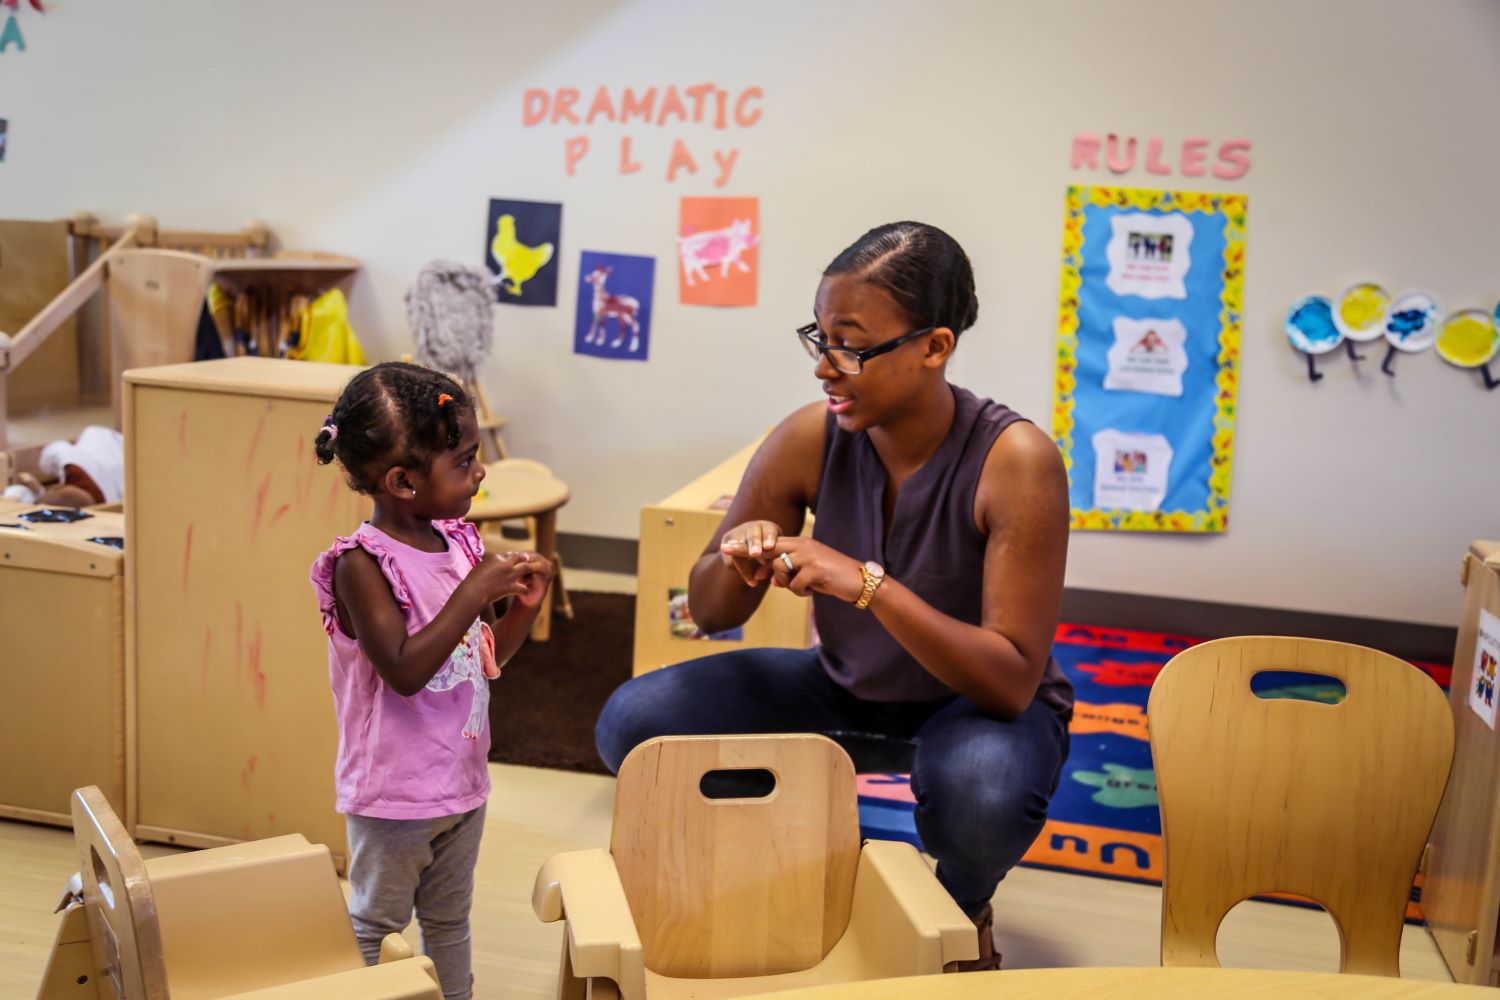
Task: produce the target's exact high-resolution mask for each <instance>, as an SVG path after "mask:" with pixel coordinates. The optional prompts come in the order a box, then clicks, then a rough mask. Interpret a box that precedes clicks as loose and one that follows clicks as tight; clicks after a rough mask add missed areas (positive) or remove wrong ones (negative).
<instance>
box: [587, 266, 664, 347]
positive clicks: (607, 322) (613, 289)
mask: <svg viewBox="0 0 1500 1000" xmlns="http://www.w3.org/2000/svg"><path fill="white" fill-rule="evenodd" d="M655 280H656V258H654V257H634V256H631V255H629V254H619V253H599V252H598V251H595V250H585V251H583V255H582V258H581V261H580V263H579V265H578V317H577V319H576V321H575V322H574V324H573V353H575V354H592V355H594V356H595V357H600V358H614V359H615V360H618V361H645V360H646V353H647V348H648V347H649V346H650V339H651V299H652V293H653V287H654V285H655Z"/></svg>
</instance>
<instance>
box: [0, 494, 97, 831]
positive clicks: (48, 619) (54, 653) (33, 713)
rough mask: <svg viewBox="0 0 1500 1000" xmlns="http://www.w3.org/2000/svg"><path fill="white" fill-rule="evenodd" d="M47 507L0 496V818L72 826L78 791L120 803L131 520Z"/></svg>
mask: <svg viewBox="0 0 1500 1000" xmlns="http://www.w3.org/2000/svg"><path fill="white" fill-rule="evenodd" d="M43 509H44V508H41V507H36V506H32V505H24V506H23V505H18V504H7V503H5V502H4V501H0V692H3V693H0V761H4V762H5V766H4V767H0V816H7V817H10V818H13V819H24V820H30V821H32V822H41V823H55V824H58V825H60V826H72V825H73V818H72V814H71V811H70V809H71V806H70V805H69V797H70V796H71V795H72V794H73V789H75V788H79V787H81V786H84V785H98V786H99V789H100V790H101V791H103V792H104V794H105V796H106V797H107V798H108V799H109V800H110V802H111V803H114V804H117V805H118V804H123V803H124V801H125V794H126V791H125V659H124V654H125V636H124V622H123V620H122V617H121V613H122V608H123V607H124V603H125V591H124V566H123V563H124V554H123V553H122V552H121V551H120V550H119V549H118V548H115V547H114V546H113V545H111V544H110V543H109V541H108V540H109V539H118V538H121V537H123V535H124V533H125V526H124V522H125V519H124V517H122V516H121V515H120V514H114V513H102V512H84V513H85V514H86V515H87V516H86V517H85V518H84V519H82V520H78V521H73V522H71V523H65V524H46V523H37V522H30V521H27V520H26V519H24V518H23V515H27V514H31V513H34V512H36V511H40V510H43ZM95 538H98V539H105V541H92V540H91V539H95Z"/></svg>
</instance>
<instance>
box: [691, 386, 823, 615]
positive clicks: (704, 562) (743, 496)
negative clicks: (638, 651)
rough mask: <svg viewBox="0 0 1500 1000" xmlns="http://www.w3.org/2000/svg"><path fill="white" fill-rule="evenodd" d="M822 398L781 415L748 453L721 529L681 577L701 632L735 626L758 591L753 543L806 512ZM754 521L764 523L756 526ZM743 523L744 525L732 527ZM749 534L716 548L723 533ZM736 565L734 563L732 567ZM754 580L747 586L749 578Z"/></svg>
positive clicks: (763, 576) (817, 457) (816, 470)
mask: <svg viewBox="0 0 1500 1000" xmlns="http://www.w3.org/2000/svg"><path fill="white" fill-rule="evenodd" d="M827 410H828V407H827V404H825V403H810V404H808V405H807V406H804V407H803V408H801V409H800V410H797V411H796V412H795V413H793V414H792V415H791V416H789V417H787V418H786V419H785V420H783V421H782V422H781V423H780V424H778V425H777V426H776V429H775V430H773V431H771V433H770V434H768V435H767V436H766V439H765V441H763V442H762V443H761V446H760V447H759V448H758V449H756V452H755V456H754V457H753V458H751V459H750V464H749V466H747V467H746V469H745V475H744V476H743V477H742V478H741V480H740V486H739V489H738V490H737V491H736V492H735V495H734V500H733V501H732V502H731V503H730V505H729V510H727V511H725V513H724V520H723V521H722V522H720V523H721V530H720V531H718V532H717V533H715V534H714V536H713V537H712V538H710V539H709V540H708V544H707V545H705V546H704V547H703V555H702V556H701V557H700V558H699V559H698V562H697V563H696V564H695V565H694V566H693V571H692V574H691V576H690V577H689V580H688V608H689V609H690V610H691V611H692V614H693V621H694V622H695V623H697V625H698V627H699V628H700V629H702V630H703V631H704V632H710V633H711V632H722V631H725V630H727V629H731V628H736V627H738V626H740V625H743V624H744V623H745V621H746V620H747V619H748V618H749V617H750V616H751V615H753V614H754V613H755V609H756V608H758V607H759V606H760V602H761V600H762V599H763V598H764V597H765V595H766V585H767V581H768V580H769V579H770V572H769V570H767V569H766V568H765V564H764V561H763V560H761V559H759V558H754V556H755V553H754V551H753V548H754V547H755V546H759V545H761V544H764V545H766V546H767V547H769V546H770V545H774V544H775V541H776V539H777V538H778V537H780V536H782V535H787V536H792V535H796V534H797V533H798V532H800V531H801V530H802V525H803V522H804V521H805V520H806V517H807V505H808V504H809V503H810V502H811V500H812V498H813V497H814V496H816V495H817V492H818V480H819V478H820V477H821V475H822V472H823V432H824V427H823V424H824V419H825V414H826V413H827ZM755 522H768V524H766V525H765V526H764V530H762V527H760V526H757V525H756V523H755ZM739 529H745V530H739ZM731 533H734V534H735V537H737V538H738V537H740V536H742V535H744V534H747V533H748V534H749V535H751V536H752V537H751V538H750V539H749V540H748V541H749V542H750V543H751V544H747V545H746V546H745V547H744V548H743V549H742V550H741V551H743V552H744V557H743V558H729V557H726V556H725V555H724V554H723V553H722V551H721V543H722V542H723V540H724V538H725V536H726V535H728V534H731ZM736 563H738V568H736ZM751 580H754V581H755V582H754V583H753V584H752V583H751V582H750V581H751Z"/></svg>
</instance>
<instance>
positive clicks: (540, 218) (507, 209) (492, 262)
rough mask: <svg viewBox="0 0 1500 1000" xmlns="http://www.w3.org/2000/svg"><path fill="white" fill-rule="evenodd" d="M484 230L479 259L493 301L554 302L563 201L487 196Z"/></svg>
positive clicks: (548, 303)
mask: <svg viewBox="0 0 1500 1000" xmlns="http://www.w3.org/2000/svg"><path fill="white" fill-rule="evenodd" d="M484 232H485V236H484V262H485V265H486V266H487V267H488V268H489V270H490V281H491V282H493V283H494V286H495V300H496V301H497V302H501V303H504V304H507V305H513V306H555V305H557V269H558V260H559V259H560V258H561V256H562V206H561V205H557V204H553V203H551V202H540V201H504V200H502V199H499V198H491V199H490V215H489V223H488V225H487V226H486V227H485V230H484Z"/></svg>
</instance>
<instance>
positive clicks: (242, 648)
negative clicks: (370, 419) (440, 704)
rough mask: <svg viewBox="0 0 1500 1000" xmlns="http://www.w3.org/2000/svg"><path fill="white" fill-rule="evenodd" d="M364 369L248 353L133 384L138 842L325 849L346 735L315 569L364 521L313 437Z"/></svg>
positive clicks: (159, 371) (172, 368)
mask: <svg viewBox="0 0 1500 1000" xmlns="http://www.w3.org/2000/svg"><path fill="white" fill-rule="evenodd" d="M357 371H359V369H358V368H355V367H352V366H345V365H329V364H319V363H316V362H310V361H284V360H277V359H274V358H259V357H241V358H228V359H224V360H221V361H203V362H199V363H196V364H186V365H169V366H165V367H160V368H148V369H140V370H136V371H131V372H127V373H126V376H125V443H126V456H125V460H126V496H127V497H129V501H128V504H127V506H126V517H127V521H128V534H129V537H130V539H131V547H130V549H129V550H128V551H127V554H126V588H127V591H128V593H129V595H130V597H129V601H128V602H127V606H126V663H127V669H128V671H129V678H130V681H131V687H130V690H131V691H132V694H133V706H132V707H133V712H131V713H129V714H128V715H127V719H129V721H130V722H131V724H132V726H133V729H132V738H131V740H130V751H131V757H130V762H131V773H132V774H133V775H134V776H135V777H134V782H133V787H134V795H133V799H134V801H133V803H132V809H131V810H130V812H131V815H132V817H133V819H134V821H135V832H136V836H137V837H139V838H141V839H143V840H157V841H166V842H169V843H177V844H185V845H189V846H196V847H213V846H218V845H220V844H225V843H231V842H234V841H239V840H255V839H262V838H266V837H274V836H277V835H280V834H284V833H292V832H297V833H302V834H305V835H306V836H307V838H308V839H309V840H312V841H315V842H318V843H323V844H327V845H328V847H329V849H330V850H331V851H332V852H333V853H334V855H335V856H336V859H337V860H338V862H339V863H340V867H342V862H343V858H344V856H345V855H346V854H347V847H346V843H347V841H346V836H345V830H344V822H343V819H342V818H341V817H340V816H339V815H338V814H337V813H335V812H334V782H333V764H334V756H335V752H336V750H337V747H338V727H337V723H336V721H335V719H334V714H333V698H332V694H331V692H330V690H329V684H328V653H327V637H326V636H325V635H324V634H323V630H322V627H321V619H320V617H319V612H318V605H317V599H316V597H315V595H314V592H313V589H312V586H311V585H310V584H309V582H308V571H309V568H310V567H311V565H312V562H313V560H314V558H316V557H317V555H318V553H320V552H322V551H323V550H324V549H326V548H328V546H329V545H331V544H332V543H333V539H334V537H335V536H336V535H347V534H350V533H351V532H353V530H354V529H355V528H356V527H357V526H358V525H359V522H360V521H361V520H362V519H363V518H364V517H366V516H368V513H369V509H370V504H369V500H368V498H365V497H362V496H359V495H357V494H355V493H354V492H353V491H351V490H350V489H349V488H348V486H347V485H346V484H345V483H344V481H343V476H342V475H341V474H340V472H339V470H338V469H337V468H336V467H332V466H319V465H318V464H317V460H316V458H315V456H314V455H313V448H312V440H313V435H314V434H315V433H316V432H317V430H318V427H319V426H320V425H321V424H322V422H323V417H324V415H325V414H327V413H328V411H329V410H330V409H331V408H332V405H333V402H334V400H335V399H336V398H337V397H338V394H339V392H340V391H341V390H342V389H343V386H344V384H345V383H346V382H347V381H348V380H349V378H350V377H352V376H353V375H354V374H355V372H357Z"/></svg>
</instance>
